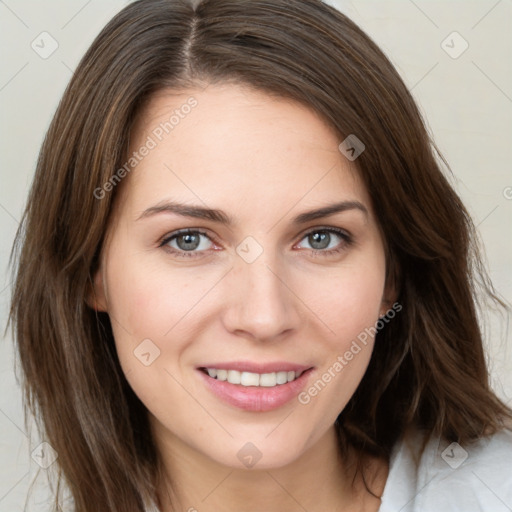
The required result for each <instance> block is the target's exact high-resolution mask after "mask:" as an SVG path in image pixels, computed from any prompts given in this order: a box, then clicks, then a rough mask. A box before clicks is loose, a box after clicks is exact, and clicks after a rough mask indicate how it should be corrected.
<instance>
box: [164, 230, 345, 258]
mask: <svg viewBox="0 0 512 512" xmlns="http://www.w3.org/2000/svg"><path fill="white" fill-rule="evenodd" d="M313 233H334V234H335V235H338V236H339V237H340V238H341V239H342V242H341V243H340V245H339V246H338V247H337V248H335V249H328V250H326V249H310V252H312V253H313V254H314V255H315V256H316V255H322V256H327V257H328V256H332V255H334V254H338V253H340V252H342V251H344V250H345V249H346V248H347V247H348V246H350V245H351V244H352V243H353V239H352V236H351V235H349V234H348V233H347V232H346V231H344V230H342V229H338V228H332V227H331V228H315V229H312V230H310V231H308V232H307V233H305V234H304V235H303V237H302V238H301V240H304V238H306V237H308V236H309V235H312V234H313ZM188 234H193V235H195V234H199V235H203V236H205V237H206V238H208V239H209V240H210V241H212V242H215V240H212V238H211V236H210V235H208V233H206V232H204V231H201V230H200V229H182V230H179V231H176V232H174V233H171V234H170V235H169V236H166V237H165V238H164V239H163V240H162V241H161V242H160V244H159V246H158V247H161V248H163V249H164V250H165V251H167V252H170V253H172V254H173V255H176V256H178V257H182V258H198V257H201V256H200V254H201V253H203V252H206V251H183V250H177V249H174V248H172V247H168V246H167V244H168V243H169V242H171V241H172V240H174V239H175V238H177V237H179V236H181V235H188ZM166 246H167V247H166Z"/></svg>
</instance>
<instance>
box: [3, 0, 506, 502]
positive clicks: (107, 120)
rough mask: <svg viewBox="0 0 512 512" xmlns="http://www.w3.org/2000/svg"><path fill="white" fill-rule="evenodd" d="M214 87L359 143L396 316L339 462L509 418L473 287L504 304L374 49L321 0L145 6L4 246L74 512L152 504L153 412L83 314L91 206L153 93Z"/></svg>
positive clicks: (34, 376)
mask: <svg viewBox="0 0 512 512" xmlns="http://www.w3.org/2000/svg"><path fill="white" fill-rule="evenodd" d="M215 82H233V83H241V84H246V85H249V86H252V87H255V88H257V89H259V90H262V91H265V92H267V93H269V94H273V95H276V96H278V97H283V98H291V99H294V100H297V101H299V102H301V103H303V104H306V105H308V106H310V107H311V108H313V109H314V110H315V111H316V112H318V113H319V114H320V115H321V116H322V117H323V118H324V119H325V121H326V122H327V123H329V125H330V126H332V129H333V130H335V132H336V133H337V134H339V137H340V142H341V141H342V140H343V139H345V137H347V136H348V135H349V134H354V135H356V136H357V137H358V138H359V139H360V140H361V141H363V143H364V144H365V151H364V152H363V153H362V154H361V155H360V156H359V158H358V159H357V161H356V164H357V168H358V170H359V173H360V176H361V178H362V179H363V181H364V183H365V185H366V187H367V190H368V191H369V193H370V196H371V198H372V201H373V206H374V208H375V212H376V217H377V219H378V221H379V224H380V228H381V230H382V233H383V236H384V239H385V241H386V245H387V248H388V260H387V265H388V279H392V280H393V283H394V285H395V288H396V290H397V294H398V301H399V302H400V304H401V305H402V306H403V311H401V312H400V314H398V315H396V318H395V319H394V320H393V321H392V322H389V324H387V325H386V326H385V327H384V328H383V329H382V330H380V331H379V332H378V334H377V340H376V343H375V348H374V352H373V355H372V358H371V361H370V365H369V367H368V369H367V371H366V374H365V375H364V377H363V380H362V382H361V383H360V385H359V387H358V389H357V390H356V392H355V394H354V395H353V396H352V398H351V400H350V401H349V403H348V404H347V406H346V407H345V409H344V410H343V411H342V412H341V414H340V415H339V417H338V419H337V420H336V429H337V433H338V435H339V440H340V447H341V449H343V450H345V451H346V449H347V447H349V446H350V447H352V448H353V449H355V450H356V452H357V453H359V456H360V457H359V460H360V461H361V460H363V456H365V455H372V456H378V457H383V458H387V457H389V454H390V451H391V448H392V446H393V444H394V443H395V442H396V441H397V440H398V439H400V437H401V436H402V435H403V434H404V433H405V432H406V431H407V430H408V429H409V428H411V427H416V428H422V429H425V430H426V431H427V432H428V435H441V436H444V437H445V438H446V439H448V440H454V441H458V442H460V443H464V442H467V441H470V440H472V439H476V438H478V437H481V436H483V435H484V434H488V433H492V432H495V431H497V430H498V429H500V428H502V427H503V425H504V418H511V417H512V411H510V409H508V408H507V407H506V406H505V405H504V404H503V403H502V402H501V401H500V400H499V399H498V398H497V397H496V396H495V394H494V393H493V392H492V390H491V388H490V386H489V380H488V371H487V368H486V363H485V358H484V350H483V346H482V335H481V330H480V328H479V323H478V318H477V290H476V288H475V287H476V283H480V284H481V285H482V287H483V290H484V292H485V293H487V294H488V295H489V296H490V297H493V298H494V299H496V296H495V293H494V291H493V288H492V285H491V284H490V282H489V280H488V279H487V277H486V273H485V270H484V268H483V266H482V262H481V261H482V260H481V257H480V255H479V250H478V247H477V243H476V240H477V238H476V235H475V228H474V225H473V223H472V221H471V219H470V218H469V216H468V214H467V211H466V209H465V208H464V206H463V204H462V203H461V201H460V199H459V197H458V196H457V195H456V193H455V192H454V190H453V189H452V187H451V186H450V184H449V182H448V180H447V178H446V177H445V175H444V174H443V171H442V169H441V168H440V163H439V162H440V161H442V160H439V158H437V156H439V155H438V152H437V150H436V148H435V146H434V145H433V143H432V142H431V140H430V137H429V135H428V132H427V130H426V129H425V126H424V123H423V121H422V118H421V116H420V114H419V112H418V109H417V107H416V105H415V103H414V101H413V99H412V97H411V94H410V93H409V91H408V90H407V88H406V86H405V85H404V83H403V82H402V80H401V79H400V77H399V75H398V73H397V72H396V71H395V69H394V68H393V66H392V65H391V64H390V62H389V61H388V59H387V58H386V57H385V55H384V54H383V53H382V52H381V51H380V50H379V48H378V47H377V46H376V45H375V44H374V43H373V42H372V41H371V39H370V38H369V37H368V36H367V35H365V34H364V33H363V32H362V31H361V30H360V29H359V28H358V27H357V26H356V25H355V24H354V23H353V22H351V21H350V20H349V19H347V18H346V17H345V16H344V15H343V14H341V13H340V12H338V11H337V10H335V9H334V8H332V7H329V6H328V5H326V4H324V3H322V2H321V1H320V0H204V1H202V2H194V1H193V0H140V1H137V2H134V3H133V4H131V5H129V6H127V7H126V8H124V9H123V10H122V11H121V12H120V13H119V14H118V15H116V16H115V17H114V18H113V19H112V20H111V21H110V22H109V23H108V24H107V26H106V27H105V28H104V29H103V31H102V32H101V33H100V34H99V36H98V37H97V38H96V40H95V41H94V42H93V44H92V46H91V47H90V48H89V50H88V51H87V53H86V55H85V56H84V57H83V59H82V61H81V62H80V64H79V65H78V67H77V69H76V71H75V73H74V76H73V78H72V79H71V82H70V83H69V85H68V87H67V90H66V92H65V94H64V96H63V98H62V100H61V102H60V105H59V107H58V109H57V112H56V114H55V116H54V119H53V121H52V123H51V126H50V128H49V130H48V133H47V135H46V138H45V140H44V143H43V146H42V148H41V152H40V155H39V160H38V163H37V169H36V174H35V178H34V182H33V185H32V189H31V192H30V196H29V199H28V204H27V207H26V210H25V213H24V216H23V221H22V224H21V227H20V230H19V231H18V234H17V237H16V242H15V246H14V248H13V263H14V264H15V266H16V280H15V285H14V290H13V298H12V307H11V312H10V322H12V324H13V330H14V336H15V340H16V343H17V349H18V352H19V356H20V361H21V367H22V371H23V376H24V380H23V384H24V398H25V403H26V406H27V408H28V409H30V411H31V412H32V413H33V414H34V415H36V417H37V418H40V428H41V429H42V431H43V432H44V433H45V438H46V439H47V440H48V442H49V443H50V444H51V445H52V446H53V448H54V449H55V450H56V451H57V452H58V454H59V457H58V461H57V463H58V465H59V468H60V470H61V473H62V476H63V477H64V481H65V483H66V484H67V486H68V487H69V489H70V491H71V493H72V496H73V499H74V503H75V507H76V510H77V511H78V512H97V511H98V510H106V509H108V510H110V511H112V512H131V511H134V512H135V511H139V512H140V511H142V510H143V503H144V501H147V500H149V499H155V500H157V497H156V496H157V495H156V491H157V483H156V482H157V467H158V454H157V452H156V449H155V446H154V444H153V440H152V438H151V435H150V430H149V424H148V420H147V414H146V409H145V407H144V405H143V404H142V403H141V402H140V401H139V399H138V398H137V397H136V395H135V394H134V392H133V391H132V390H131V388H130V386H129V385H128V383H127V381H126V379H125V377H124V375H123V372H122V370H121V368H120V364H119V362H118V359H117V355H116V351H115V347H114V342H113V336H112V330H111V326H110V320H109V317H108V315H106V314H102V313H97V312H95V311H93V310H92V309H91V308H89V307H88V306H87V304H86V296H87V292H88V290H89V287H90V286H91V282H92V275H93V273H94V271H95V269H96V268H97V264H98V258H99V255H100V252H101V249H102V244H103V241H104V238H105V233H106V229H107V226H108V225H109V220H110V214H111V211H112V207H113V201H114V198H115V196H116V188H115V187H114V188H113V190H112V191H110V192H108V193H106V194H103V195H104V197H102V198H101V199H98V198H97V196H98V194H95V193H94V191H95V190H97V189H98V188H101V187H102V186H103V184H104V183H106V182H107V181H108V180H109V179H111V177H112V176H113V175H114V174H115V173H116V171H117V170H118V169H119V168H120V167H122V165H123V163H124V162H125V160H126V155H127V151H128V141H129V136H130V129H131V126H132V124H133V121H134V119H135V116H136V115H137V114H138V113H139V112H140V111H141V109H142V108H143V106H144V104H145V102H146V101H147V99H148V98H149V97H150V95H151V94H152V93H154V92H155V91H157V90H159V89H162V88H164V87H170V88H174V89H180V88H186V87H192V86H197V84H207V83H215ZM340 158H343V157H342V156H341V154H340ZM496 300H499V299H496ZM57 500H58V497H57V498H56V504H55V507H56V508H55V509H56V510H57V506H58V504H57Z"/></svg>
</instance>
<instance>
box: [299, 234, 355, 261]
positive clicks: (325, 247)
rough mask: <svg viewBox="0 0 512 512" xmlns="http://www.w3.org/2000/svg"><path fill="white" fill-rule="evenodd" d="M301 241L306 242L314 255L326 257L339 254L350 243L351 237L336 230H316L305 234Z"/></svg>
mask: <svg viewBox="0 0 512 512" xmlns="http://www.w3.org/2000/svg"><path fill="white" fill-rule="evenodd" d="M336 239H338V241H337V242H336ZM302 240H307V241H308V243H309V244H310V245H311V246H312V249H311V250H312V251H313V253H314V254H320V253H321V254H326V255H329V254H335V253H339V252H341V251H343V250H344V249H346V248H347V247H348V246H349V245H350V244H351V243H352V237H351V236H350V235H349V234H348V233H347V232H346V231H344V230H342V229H338V228H316V229H314V230H312V231H309V232H308V233H306V235H305V236H304V238H303V239H302ZM340 240H341V241H340Z"/></svg>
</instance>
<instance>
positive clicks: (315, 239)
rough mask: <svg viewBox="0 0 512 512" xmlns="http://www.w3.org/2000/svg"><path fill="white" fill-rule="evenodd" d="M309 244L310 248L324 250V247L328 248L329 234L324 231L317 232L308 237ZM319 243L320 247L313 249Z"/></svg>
mask: <svg viewBox="0 0 512 512" xmlns="http://www.w3.org/2000/svg"><path fill="white" fill-rule="evenodd" d="M310 238H311V240H310V243H311V246H312V247H313V248H314V249H325V248H326V247H328V246H329V242H330V235H329V233H326V232H324V231H320V232H317V233H315V234H313V235H310ZM325 242H326V243H325ZM317 243H319V244H320V246H319V247H315V244H317Z"/></svg>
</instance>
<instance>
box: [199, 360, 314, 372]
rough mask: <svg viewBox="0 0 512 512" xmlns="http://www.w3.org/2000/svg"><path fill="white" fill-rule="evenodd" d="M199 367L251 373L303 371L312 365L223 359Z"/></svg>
mask: <svg viewBox="0 0 512 512" xmlns="http://www.w3.org/2000/svg"><path fill="white" fill-rule="evenodd" d="M201 368H217V369H218V370H237V371H239V372H251V373H274V372H304V371H306V370H309V369H310V368H312V366H306V365H302V364H296V363H290V362H287V361H272V362H268V363H257V362H254V361H224V362H218V363H207V364H202V365H200V366H198V369H201Z"/></svg>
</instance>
